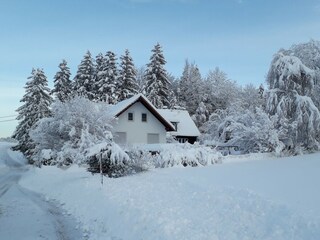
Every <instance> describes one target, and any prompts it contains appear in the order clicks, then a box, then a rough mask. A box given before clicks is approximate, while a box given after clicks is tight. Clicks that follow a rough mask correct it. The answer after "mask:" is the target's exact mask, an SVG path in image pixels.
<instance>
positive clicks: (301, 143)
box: [266, 51, 320, 153]
mask: <svg viewBox="0 0 320 240" xmlns="http://www.w3.org/2000/svg"><path fill="white" fill-rule="evenodd" d="M285 54H286V53H285V52H283V51H279V52H278V53H277V54H276V55H275V57H274V59H273V61H272V63H271V66H270V70H269V73H268V76H267V83H268V85H269V89H270V90H269V91H268V92H267V93H266V97H267V103H266V110H267V112H268V113H269V114H271V115H275V116H277V117H278V128H279V129H280V130H281V131H285V132H287V138H288V139H287V140H286V142H289V143H290V145H292V146H293V147H294V149H293V151H294V152H296V153H297V152H299V151H301V150H303V149H306V150H314V149H319V141H320V113H319V110H318V108H317V107H316V106H315V105H314V103H313V101H312V99H311V97H310V96H312V95H313V88H314V79H313V76H314V71H313V70H311V69H310V68H308V67H307V66H305V65H304V64H303V63H302V62H301V60H300V59H299V58H298V57H295V56H292V55H285ZM290 147H291V146H290Z"/></svg>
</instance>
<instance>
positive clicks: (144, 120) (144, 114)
mask: <svg viewBox="0 0 320 240" xmlns="http://www.w3.org/2000/svg"><path fill="white" fill-rule="evenodd" d="M141 121H142V122H146V121H147V114H146V113H142V114H141Z"/></svg>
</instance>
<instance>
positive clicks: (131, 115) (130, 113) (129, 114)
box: [128, 112, 133, 121]
mask: <svg viewBox="0 0 320 240" xmlns="http://www.w3.org/2000/svg"><path fill="white" fill-rule="evenodd" d="M128 120H129V121H133V113H132V112H129V113H128Z"/></svg>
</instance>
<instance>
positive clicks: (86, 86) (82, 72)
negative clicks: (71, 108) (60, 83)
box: [73, 51, 95, 100]
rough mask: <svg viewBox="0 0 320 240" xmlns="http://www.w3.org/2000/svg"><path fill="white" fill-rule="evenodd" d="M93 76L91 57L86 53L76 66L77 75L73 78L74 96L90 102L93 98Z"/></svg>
mask: <svg viewBox="0 0 320 240" xmlns="http://www.w3.org/2000/svg"><path fill="white" fill-rule="evenodd" d="M94 76H95V69H94V65H93V59H92V57H91V53H90V52H89V51H88V52H87V53H86V54H85V55H84V57H83V59H82V61H81V63H80V65H79V66H78V71H77V74H76V76H75V77H74V87H73V88H74V91H75V94H76V95H78V96H82V97H86V98H88V99H90V100H92V99H93V98H94V93H93V92H94V91H93V86H94V84H93V83H94Z"/></svg>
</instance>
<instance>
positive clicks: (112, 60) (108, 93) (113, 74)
mask: <svg viewBox="0 0 320 240" xmlns="http://www.w3.org/2000/svg"><path fill="white" fill-rule="evenodd" d="M116 61H117V58H116V55H115V54H114V53H113V52H111V51H108V52H107V53H106V55H105V57H104V60H102V65H101V66H102V67H101V69H100V71H99V72H97V77H98V80H97V81H96V88H97V91H98V98H99V100H100V101H104V102H107V103H109V104H115V103H117V101H118V95H119V92H120V88H119V84H118V69H117V63H116Z"/></svg>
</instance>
